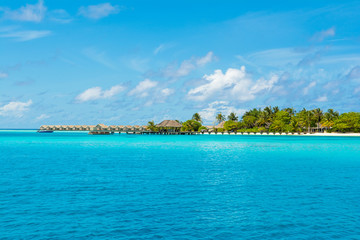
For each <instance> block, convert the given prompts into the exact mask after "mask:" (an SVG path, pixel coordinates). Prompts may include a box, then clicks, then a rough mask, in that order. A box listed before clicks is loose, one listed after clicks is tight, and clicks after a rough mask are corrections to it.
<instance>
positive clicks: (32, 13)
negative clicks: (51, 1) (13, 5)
mask: <svg viewBox="0 0 360 240" xmlns="http://www.w3.org/2000/svg"><path fill="white" fill-rule="evenodd" d="M46 10H47V8H46V7H45V5H44V1H43V0H39V2H38V3H37V4H26V6H23V7H21V8H19V9H16V10H10V9H8V8H0V11H3V12H4V18H5V19H11V20H16V21H26V22H41V21H42V20H43V19H44V17H45V13H46Z"/></svg>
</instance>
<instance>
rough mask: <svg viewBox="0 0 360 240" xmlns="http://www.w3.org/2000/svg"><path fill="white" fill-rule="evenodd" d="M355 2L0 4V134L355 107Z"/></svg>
mask: <svg viewBox="0 0 360 240" xmlns="http://www.w3.org/2000/svg"><path fill="white" fill-rule="evenodd" d="M359 12H360V3H359V1H329V0H328V1H322V0H319V1H291V2H289V1H209V0H208V1H136V0H132V1H119V0H113V1H99V0H96V1H95V0H86V1H85V0H77V1H70V0H62V1H55V0H44V1H42V0H39V1H36V0H28V1H20V0H16V1H10V0H8V1H1V3H0V51H1V52H0V53H1V54H0V127H1V128H20V127H21V128H37V127H38V126H39V125H42V124H96V123H104V124H114V125H115V124H119V125H123V124H146V123H147V121H149V120H154V121H155V122H159V121H161V120H163V119H179V120H182V121H184V120H186V119H189V118H191V116H192V114H193V113H195V112H199V113H200V114H201V116H202V117H203V119H204V120H205V123H207V124H212V123H213V121H214V116H215V114H216V113H218V112H222V113H224V114H228V113H230V112H232V111H234V112H236V113H237V114H238V115H241V114H242V113H243V112H244V111H245V110H247V109H250V108H253V107H265V106H268V105H271V106H275V105H278V106H279V107H294V108H296V109H298V110H301V108H303V107H305V108H315V107H321V108H324V109H327V108H330V107H332V108H335V109H336V110H339V111H340V112H345V111H359V107H360V101H359V99H360V25H359V24H358V23H359V22H360V15H359V14H358V13H359Z"/></svg>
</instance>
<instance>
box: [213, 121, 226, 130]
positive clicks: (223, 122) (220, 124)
mask: <svg viewBox="0 0 360 240" xmlns="http://www.w3.org/2000/svg"><path fill="white" fill-rule="evenodd" d="M224 124H225V121H222V122H221V123H219V124H218V125H216V126H215V128H224Z"/></svg>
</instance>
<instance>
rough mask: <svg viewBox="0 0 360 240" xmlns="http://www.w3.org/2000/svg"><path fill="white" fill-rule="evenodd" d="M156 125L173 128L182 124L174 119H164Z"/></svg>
mask: <svg viewBox="0 0 360 240" xmlns="http://www.w3.org/2000/svg"><path fill="white" fill-rule="evenodd" d="M156 126H157V127H174V128H180V127H182V125H181V124H180V123H179V122H177V121H175V120H164V121H162V122H161V123H159V124H158V125H156Z"/></svg>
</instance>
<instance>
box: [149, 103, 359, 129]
mask: <svg viewBox="0 0 360 240" xmlns="http://www.w3.org/2000/svg"><path fill="white" fill-rule="evenodd" d="M215 119H216V121H215V123H216V124H218V125H217V126H215V127H214V128H213V129H211V131H213V132H219V133H221V132H225V131H226V132H238V133H268V132H278V133H295V132H324V131H327V132H341V133H345V132H360V113H358V112H349V113H343V114H339V113H338V112H336V111H334V110H333V109H329V110H327V111H326V112H325V111H323V110H321V109H320V108H316V109H312V110H307V109H305V108H304V109H302V110H301V111H299V112H296V111H295V109H293V108H284V109H280V108H279V107H271V106H269V107H265V108H264V109H261V108H259V109H258V108H254V109H251V110H249V111H247V112H245V113H244V114H243V116H242V117H241V118H240V119H239V117H238V116H237V115H236V113H234V112H232V113H230V114H229V115H228V116H227V117H226V116H225V115H223V114H222V113H221V112H220V113H218V114H217V115H216V117H215ZM226 119H227V121H226ZM178 122H179V121H178ZM179 123H180V124H182V127H181V131H183V132H204V131H208V130H209V129H207V127H205V126H202V118H201V116H200V114H199V113H195V114H194V115H193V116H192V119H191V120H187V121H185V122H179ZM147 128H148V129H149V130H151V131H158V128H157V127H156V125H155V124H154V121H150V122H148V126H147Z"/></svg>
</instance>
